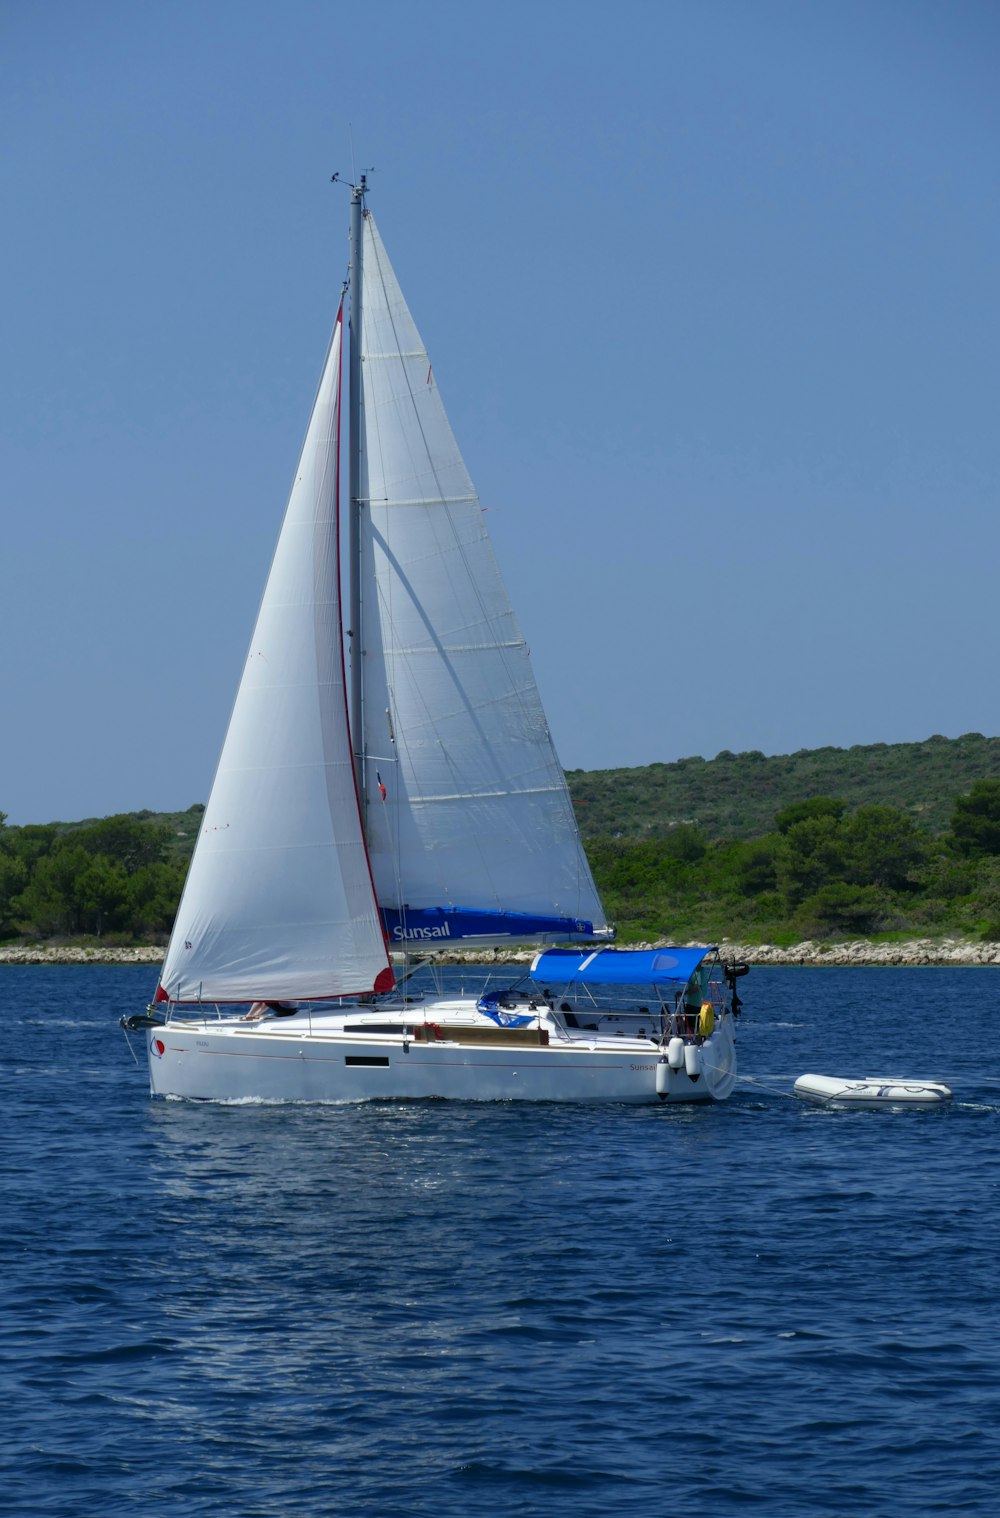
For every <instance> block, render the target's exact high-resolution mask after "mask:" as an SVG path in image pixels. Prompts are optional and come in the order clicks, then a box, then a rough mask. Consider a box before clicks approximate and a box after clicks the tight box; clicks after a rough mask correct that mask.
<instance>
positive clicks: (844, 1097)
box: [794, 1075, 951, 1107]
mask: <svg viewBox="0 0 1000 1518" xmlns="http://www.w3.org/2000/svg"><path fill="white" fill-rule="evenodd" d="M794 1089H795V1095H796V1096H800V1097H802V1099H803V1100H804V1101H807V1102H821V1103H835V1104H836V1105H837V1106H850V1107H898V1106H904V1105H906V1106H916V1107H936V1106H939V1105H940V1104H941V1103H942V1102H950V1101H951V1090H950V1088H949V1087H948V1086H945V1085H943V1084H942V1083H941V1081H920V1080H906V1079H904V1078H901V1077H899V1076H895V1077H881V1076H874V1075H866V1076H865V1077H864V1078H863V1079H861V1080H852V1079H850V1078H849V1077H847V1076H837V1075H800V1076H799V1078H798V1080H797V1081H796V1082H795V1088H794Z"/></svg>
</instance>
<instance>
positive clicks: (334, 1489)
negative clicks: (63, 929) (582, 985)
mask: <svg viewBox="0 0 1000 1518" xmlns="http://www.w3.org/2000/svg"><path fill="white" fill-rule="evenodd" d="M152 984H153V978H152V974H151V972H150V971H149V970H148V969H142V968H132V967H124V968H106V969H100V968H15V967H4V968H0V1008H2V1014H3V1040H4V1042H3V1061H2V1067H0V1144H2V1148H0V1153H2V1157H3V1165H2V1175H0V1194H2V1201H3V1210H2V1218H0V1222H2V1230H0V1232H2V1239H0V1309H2V1310H0V1392H2V1405H3V1408H4V1424H5V1426H4V1430H3V1438H2V1439H0V1513H3V1514H16V1515H18V1518H28V1515H36V1514H37V1515H50V1518H89V1515H102V1518H105V1515H117V1514H122V1515H125V1514H127V1515H129V1518H134V1515H140V1518H160V1515H168V1514H169V1515H171V1518H173V1515H176V1518H189V1515H190V1518H195V1515H197V1518H223V1515H224V1518H234V1515H240V1518H243V1515H245V1518H288V1515H308V1518H312V1515H327V1514H346V1515H351V1518H368V1515H372V1518H375V1515H378V1518H397V1515H398V1518H404V1515H405V1518H410V1515H413V1518H423V1515H436V1518H440V1515H447V1518H451V1515H463V1518H464V1515H468V1514H479V1513H481V1512H486V1511H493V1510H500V1511H502V1512H503V1513H504V1514H509V1515H534V1514H545V1515H567V1518H568V1515H571V1514H572V1515H574V1518H577V1515H604V1514H615V1515H633V1514H634V1515H639V1514H642V1515H644V1518H645V1515H649V1514H660V1513H664V1514H667V1513H669V1514H672V1515H688V1514H697V1515H711V1518H720V1515H729V1514H736V1513H746V1512H758V1513H761V1514H766V1515H768V1518H783V1515H789V1518H791V1515H810V1518H815V1515H843V1514H851V1515H865V1518H874V1515H883V1514H885V1515H889V1514H891V1515H894V1518H896V1515H900V1514H934V1513H944V1512H951V1513H963V1514H983V1515H987V1514H988V1515H991V1518H992V1515H994V1514H995V1513H996V1512H997V1511H998V1510H1000V1439H998V1433H997V1429H998V1426H1000V1343H998V1336H997V1327H998V1323H997V1318H998V1313H997V1295H998V1286H1000V1264H998V1246H1000V1226H998V1211H997V1186H998V1174H1000V1171H998V1158H1000V1122H998V1116H1000V1059H998V1058H997V1043H996V1039H995V1037H994V1034H995V1032H996V1026H997V1015H998V1013H1000V971H995V970H987V969H983V970H979V969H976V970H943V969H942V970H888V969H886V970H860V969H847V970H837V969H826V970H807V969H786V970H770V971H766V970H757V971H755V972H754V973H753V974H752V976H751V977H750V978H749V979H748V980H746V981H744V982H742V983H741V990H745V993H746V1013H745V1015H744V1018H743V1023H742V1027H741V1030H740V1056H741V1063H742V1068H743V1070H744V1071H745V1072H746V1073H747V1075H749V1076H753V1077H754V1078H755V1080H756V1081H758V1082H761V1083H762V1084H754V1085H750V1084H748V1085H743V1086H741V1087H740V1088H739V1089H738V1091H737V1093H736V1095H735V1096H734V1098H733V1099H732V1100H731V1101H729V1102H728V1103H726V1104H724V1105H721V1106H717V1107H715V1106H710V1107H691V1108H680V1107H669V1108H661V1107H655V1106H651V1107H648V1108H633V1107H624V1106H606V1107H576V1108H574V1107H566V1108H563V1107H559V1106H517V1105H515V1104H497V1105H483V1106H473V1105H462V1104H457V1103H456V1104H450V1103H444V1102H425V1103H411V1104H385V1105H368V1106H363V1107H314V1108H309V1107H295V1106H269V1107H253V1106H211V1105H202V1104H198V1105H194V1104H190V1105H189V1104H185V1103H178V1102H151V1101H150V1099H149V1097H148V1095H147V1083H146V1072H145V1067H144V1064H143V1065H142V1066H137V1065H136V1064H135V1063H134V1062H133V1058H132V1055H131V1054H130V1052H129V1048H128V1046H127V1044H126V1042H125V1039H124V1035H123V1034H122V1033H121V1032H120V1030H119V1029H118V1026H117V1020H118V1017H119V1015H120V1014H121V1013H122V1012H126V1011H134V1010H136V1009H138V1008H141V1007H142V1006H143V1005H144V1003H145V1001H146V1000H148V997H149V994H150V992H151V989H152ZM137 1049H138V1042H137ZM806 1070H812V1071H817V1072H820V1073H828V1074H847V1075H861V1074H875V1075H899V1074H902V1075H911V1076H925V1077H928V1078H937V1079H944V1080H947V1081H948V1082H949V1083H950V1084H952V1085H953V1087H954V1090H955V1102H954V1103H953V1104H952V1105H951V1106H950V1107H948V1108H944V1109H939V1110H934V1111H923V1112H921V1111H914V1110H909V1111H894V1112H887V1111H874V1112H872V1111H861V1112H834V1111H829V1110H823V1109H819V1108H815V1107H812V1106H808V1105H806V1104H803V1103H799V1102H795V1101H793V1100H791V1099H790V1097H789V1095H788V1092H789V1091H790V1087H791V1081H792V1079H793V1078H794V1076H795V1075H798V1074H801V1073H802V1072H803V1071H806Z"/></svg>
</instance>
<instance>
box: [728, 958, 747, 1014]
mask: <svg viewBox="0 0 1000 1518" xmlns="http://www.w3.org/2000/svg"><path fill="white" fill-rule="evenodd" d="M722 973H723V975H724V976H725V979H726V985H727V986H728V987H729V1005H730V1008H731V1009H732V1013H733V1016H734V1017H739V1015H740V1013H741V1011H742V1010H743V1003H742V1001H741V1000H740V997H739V994H738V993H737V990H736V982H737V981H738V980H739V979H740V977H741V976H743V975H749V974H750V966H749V965H748V964H745V963H744V961H743V960H742V959H730V960H726V961H724V962H723V965H722Z"/></svg>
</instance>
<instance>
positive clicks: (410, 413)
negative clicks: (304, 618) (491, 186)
mask: <svg viewBox="0 0 1000 1518" xmlns="http://www.w3.org/2000/svg"><path fill="white" fill-rule="evenodd" d="M364 227H365V230H364V296H363V302H362V397H363V400H362V413H361V425H362V436H361V447H362V458H361V492H362V498H363V507H364V509H363V522H364V527H363V534H362V536H363V564H362V626H363V633H364V649H363V656H364V662H363V670H364V675H363V688H364V735H365V790H366V794H367V797H368V807H367V816H366V828H367V835H368V843H369V852H370V855H371V862H372V870H373V873H374V876H375V885H376V891H377V895H378V899H379V903H380V906H381V907H382V908H383V913H384V915H385V917H386V921H387V925H388V926H389V927H390V930H391V932H392V933H393V936H394V937H395V938H396V939H397V940H398V939H400V938H404V937H407V938H433V937H437V936H438V934H439V932H440V934H441V936H444V937H461V936H475V937H480V938H481V937H489V936H491V934H490V931H489V928H488V925H487V927H486V929H485V931H484V924H483V922H482V921H481V920H480V921H479V923H478V925H477V924H476V923H475V922H474V921H473V919H472V918H471V917H468V916H464V917H463V914H468V913H480V914H492V913H505V914H506V913H513V914H526V915H527V916H529V917H531V916H534V917H537V918H540V919H557V918H558V919H574V920H579V921H574V922H573V923H570V924H569V928H568V930H567V931H562V932H560V933H555V932H554V929H553V927H552V926H550V927H549V929H548V931H549V934H550V936H562V937H568V936H572V932H573V929H574V927H575V928H576V930H577V931H578V932H579V933H580V935H581V936H590V933H591V931H592V928H598V927H600V926H601V925H603V912H602V908H601V904H600V901H599V899H598V896H597V891H596V888H595V886H594V882H593V878H592V876H591V872H590V867H589V865H588V863H587V860H586V856H585V855H584V852H583V849H582V847H581V844H580V839H579V835H578V832H577V827H576V821H575V818H574V816H573V810H572V805H571V803H570V799H569V794H568V791H567V787H566V779H565V775H564V773H563V770H562V767H561V766H560V764H559V760H558V758H557V756H556V752H555V748H554V746H553V743H552V739H551V737H550V735H549V730H548V725H547V723H546V720H545V714H544V712H543V710H542V705H541V701H540V699H539V695H538V690H537V687H536V685H535V679H534V675H533V673H532V670H531V664H530V661H529V656H528V649H527V646H526V644H525V641H524V638H523V637H522V635H521V632H520V629H519V627H518V625H517V622H516V620H515V617H514V614H513V611H512V610H511V605H510V601H509V599H508V596H507V592H506V590H505V588H504V585H503V581H502V580H501V577H500V572H499V569H498V568H497V564H496V560H495V558H494V555H493V550H492V548H491V545H490V542H489V539H488V538H487V535H486V529H485V526H484V523H483V514H482V509H481V507H480V504H479V500H478V498H477V496H476V492H475V489H474V487H473V484H472V481H471V479H470V478H469V474H468V472H467V470H466V468H465V464H464V463H463V461H462V457H461V454H460V453H459V450H458V446H457V444H456V442H455V438H454V435H453V433H452V431H451V427H450V426H449V423H448V418H447V416H446V415H445V410H444V406H443V404H442V402H441V397H440V393H439V391H438V388H437V383H436V380H435V377H434V375H433V373H432V371H431V367H430V363H429V360H428V357H427V353H426V351H425V349H424V345H423V343H422V341H421V339H420V335H419V333H418V332H417V329H416V327H415V325H414V322H413V318H412V317H411V315H410V312H409V310H408V309H407V306H406V302H405V301H404V299H403V296H402V293H401V291H400V288H399V285H398V283H397V281H396V277H395V275H394V273H393V270H392V267H391V265H390V263H389V260H388V258H387V256H386V252H385V248H384V246H383V244H382V241H381V238H380V237H379V234H378V231H377V230H376V227H375V223H374V220H373V219H372V216H371V214H370V213H366V215H365V220H364ZM380 780H381V783H380ZM383 787H384V789H385V792H386V795H385V797H384V798H383V797H382V795H381V791H382V788H383ZM393 909H395V910H396V911H405V914H406V915H405V916H404V918H403V920H402V921H400V920H399V919H397V918H396V917H395V915H394V911H393ZM440 909H444V912H445V915H444V916H443V917H440V918H439V919H438V922H439V928H438V929H435V928H434V927H429V928H428V927H426V926H425V927H413V928H409V929H408V928H407V922H412V923H417V922H423V923H427V922H433V921H434V918H433V916H431V917H428V916H426V915H424V916H421V914H427V913H430V914H433V913H435V912H439V911H440ZM545 932H546V928H545V926H544V924H542V923H539V924H538V925H537V935H538V936H544V934H545ZM511 936H515V937H528V936H531V932H530V931H529V929H528V927H526V925H524V924H522V925H521V926H520V927H518V925H517V924H514V925H510V924H508V925H506V926H504V925H503V924H499V923H498V924H497V925H496V937H497V938H498V939H500V938H503V937H511Z"/></svg>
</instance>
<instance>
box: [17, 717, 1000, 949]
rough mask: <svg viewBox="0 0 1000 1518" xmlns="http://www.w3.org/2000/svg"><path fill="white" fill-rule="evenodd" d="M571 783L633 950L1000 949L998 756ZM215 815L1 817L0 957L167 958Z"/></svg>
mask: <svg viewBox="0 0 1000 1518" xmlns="http://www.w3.org/2000/svg"><path fill="white" fill-rule="evenodd" d="M569 782H570V790H571V794H572V796H573V800H574V803H575V805H576V809H577V815H578V817H579V819H580V823H581V829H582V831H583V834H584V838H585V842H586V847H587V852H588V855H589V857H590V861H591V864H592V867H593V870H594V876H595V878H596V880H597V884H598V887H599V889H600V891H601V895H602V897H603V900H604V903H605V906H606V908H607V911H608V915H609V917H610V919H611V920H612V921H614V922H615V923H616V925H617V927H618V930H619V939H620V941H622V942H629V941H634V940H635V939H649V938H660V937H671V938H675V939H681V940H688V939H703V940H705V939H713V938H721V937H723V936H731V937H739V938H743V939H746V940H748V941H751V942H752V941H757V942H760V941H764V940H770V941H772V942H777V943H782V942H785V943H788V942H793V941H795V940H796V939H801V938H804V937H810V938H822V937H836V938H844V937H859V936H864V937H871V936H879V935H897V936H899V937H909V936H913V935H917V934H919V935H926V936H932V935H935V934H942V933H961V934H967V935H978V936H980V937H982V938H986V939H990V940H995V939H1000V739H998V738H984V737H982V736H981V735H980V734H978V733H969V734H966V736H965V737H963V738H958V739H953V740H949V739H946V738H939V737H934V738H929V739H928V740H927V741H926V743H907V744H874V745H871V746H869V747H866V748H852V749H833V748H830V749H814V750H804V751H802V752H800V753H798V754H790V755H782V756H778V757H776V758H770V759H769V758H765V756H764V755H763V754H756V753H750V754H730V753H723V754H719V755H718V756H717V757H716V758H715V759H710V760H705V759H682V760H679V761H678V762H677V763H675V764H653V765H648V766H646V767H644V768H641V769H634V770H606V771H591V772H584V771H580V770H577V771H572V772H571V773H570V775H569ZM203 812H204V807H203V806H201V805H197V806H193V807H190V808H189V809H188V810H187V811H186V812H179V813H169V814H165V813H159V814H158V813H152V812H136V813H130V814H128V815H127V816H125V815H123V816H117V817H108V818H103V819H93V818H91V819H88V820H87V821H85V822H77V823H66V822H54V823H47V824H43V825H35V826H28V827H17V828H11V827H6V826H4V825H3V814H2V813H0V939H7V940H8V941H9V940H11V939H16V938H18V937H36V938H37V937H43V938H53V937H59V938H81V937H82V938H87V937H98V938H104V939H105V940H107V941H113V942H124V943H131V942H156V941H159V940H162V939H163V938H165V936H166V935H167V934H168V933H169V931H170V928H171V926H172V922H173V915H174V912H175V911H176V906H177V902H178V900H179V897H180V891H181V887H182V884H183V879H184V873H185V869H186V864H187V858H188V856H189V854H190V851H191V849H192V847H193V844H194V840H195V837H196V835H197V831H198V827H199V825H200V822H201V815H202V813H203Z"/></svg>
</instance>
